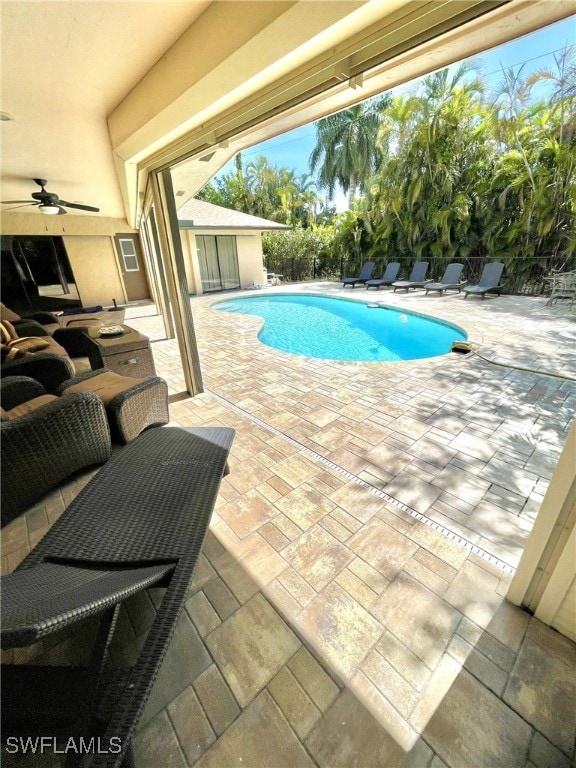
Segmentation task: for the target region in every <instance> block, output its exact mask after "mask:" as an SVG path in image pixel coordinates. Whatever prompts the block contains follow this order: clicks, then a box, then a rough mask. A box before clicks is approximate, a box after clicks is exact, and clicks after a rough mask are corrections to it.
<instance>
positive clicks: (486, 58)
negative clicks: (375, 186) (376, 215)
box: [218, 17, 576, 210]
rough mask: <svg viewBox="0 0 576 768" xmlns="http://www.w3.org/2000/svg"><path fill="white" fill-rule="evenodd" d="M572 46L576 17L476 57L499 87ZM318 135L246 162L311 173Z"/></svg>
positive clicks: (248, 155) (287, 137)
mask: <svg viewBox="0 0 576 768" xmlns="http://www.w3.org/2000/svg"><path fill="white" fill-rule="evenodd" d="M570 45H576V17H571V18H570V19H566V20H565V21H561V22H558V23H557V24H552V25H551V26H549V27H545V28H544V29H541V30H539V31H538V32H534V33H532V34H531V35H526V36H525V37H521V38H518V39H517V40H513V41H512V42H510V43H506V44H505V45H500V46H498V47H497V48H493V49H492V50H490V51H487V52H486V53H483V54H481V55H480V56H476V57H475V58H476V60H478V59H480V60H481V62H482V65H483V75H484V80H485V81H486V82H487V83H488V85H489V86H490V87H494V88H496V87H497V86H498V83H499V82H500V80H501V78H502V70H503V69H508V68H509V67H514V68H519V67H520V66H522V65H524V69H523V70H522V73H523V75H525V76H527V75H529V74H530V73H532V72H535V71H536V70H539V69H545V68H551V67H552V66H553V64H554V58H553V57H554V53H556V54H558V53H559V52H560V51H561V50H562V49H563V48H565V47H566V46H570ZM405 87H406V86H403V88H405ZM315 135H316V133H315V128H314V124H313V123H310V124H309V125H305V126H302V127H301V128H296V129H295V130H293V131H289V132H287V133H284V134H282V135H281V136H277V137H276V138H274V139H269V140H268V141H265V142H262V143H261V144H256V145H254V146H253V147H250V148H249V149H246V150H244V151H243V152H242V157H243V159H244V164H246V163H248V162H250V161H251V160H255V159H256V158H257V157H258V156H259V155H264V156H265V157H266V158H267V159H268V161H269V162H270V164H271V165H275V166H277V167H285V168H290V169H294V170H295V171H296V172H297V173H309V164H308V159H309V157H310V153H311V152H312V149H313V147H314V144H315ZM232 168H233V161H231V162H230V163H228V164H227V165H225V166H224V168H222V170H221V171H220V173H219V174H218V175H219V176H220V175H222V174H224V173H228V172H230V171H231V170H232ZM335 203H336V205H337V208H338V210H343V209H344V208H345V207H346V206H345V204H344V196H343V195H341V194H339V195H337V199H336V200H335Z"/></svg>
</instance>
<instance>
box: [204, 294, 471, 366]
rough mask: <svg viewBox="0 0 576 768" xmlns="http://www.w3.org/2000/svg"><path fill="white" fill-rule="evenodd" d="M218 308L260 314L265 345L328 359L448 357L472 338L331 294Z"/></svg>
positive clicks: (256, 299) (257, 299) (233, 302)
mask: <svg viewBox="0 0 576 768" xmlns="http://www.w3.org/2000/svg"><path fill="white" fill-rule="evenodd" d="M212 306H213V308H214V309H218V310H220V311H222V312H236V313H240V314H248V315H258V316H259V317H262V318H263V319H264V325H263V327H262V329H261V330H260V333H259V334H258V338H259V340H260V341H261V342H262V343H264V344H267V345H268V346H270V347H274V348H275V349H280V350H282V351H283V352H291V353H293V354H296V355H305V356H307V357H317V358H320V359H323V360H350V361H351V360H356V361H384V360H388V361H392V360H416V359H419V358H423V357H435V356H437V355H444V354H446V353H447V352H449V351H450V349H451V346H452V342H454V341H462V340H464V339H466V334H465V333H464V331H462V329H460V328H458V327H457V326H455V325H451V324H450V323H445V322H443V321H440V320H435V319H434V318H431V317H425V316H423V315H418V314H415V313H414V312H407V311H406V310H397V309H392V308H389V307H384V308H383V307H380V306H379V307H378V308H371V307H369V306H368V305H367V304H365V303H364V302H360V301H354V300H349V299H339V298H333V297H328V296H316V295H302V294H282V295H274V296H248V297H242V298H236V299H227V300H224V301H219V302H217V303H215V304H213V305H212Z"/></svg>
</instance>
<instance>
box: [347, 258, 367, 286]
mask: <svg viewBox="0 0 576 768" xmlns="http://www.w3.org/2000/svg"><path fill="white" fill-rule="evenodd" d="M373 271H374V262H373V261H366V262H365V263H364V264H363V265H362V269H361V270H360V274H359V275H358V277H343V278H342V287H343V288H346V286H347V285H351V286H352V288H355V287H356V283H360V285H363V284H364V283H365V282H366V280H369V279H370V278H371V277H372V272H373Z"/></svg>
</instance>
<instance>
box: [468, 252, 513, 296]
mask: <svg viewBox="0 0 576 768" xmlns="http://www.w3.org/2000/svg"><path fill="white" fill-rule="evenodd" d="M503 271H504V264H502V263H501V262H500V261H493V262H491V263H490V264H485V265H484V269H483V270H482V274H481V275H480V280H479V281H478V285H467V286H466V287H465V288H464V298H465V299H467V298H468V296H469V294H471V293H473V294H475V295H476V296H482V298H483V299H484V298H485V296H486V294H487V293H493V292H496V293H497V294H498V296H500V291H501V290H502V286H501V285H500V278H501V277H502V272H503Z"/></svg>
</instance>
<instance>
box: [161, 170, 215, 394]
mask: <svg viewBox="0 0 576 768" xmlns="http://www.w3.org/2000/svg"><path fill="white" fill-rule="evenodd" d="M150 184H151V188H152V199H153V204H154V209H155V211H156V229H157V233H158V241H159V244H160V250H161V253H162V263H163V266H164V270H165V274H166V287H167V289H168V295H169V297H170V303H171V306H172V316H173V318H174V329H175V331H176V338H177V340H178V347H179V349H180V358H181V360H182V369H183V371H184V381H185V382H186V389H187V391H188V392H189V393H190V394H191V395H198V394H200V393H201V392H203V391H204V387H203V384H202V372H201V370H200V359H199V357H198V345H197V343H196V333H195V331H194V321H193V319H192V310H191V308H190V299H189V297H188V282H187V278H186V270H185V267H184V256H183V253H182V245H181V242H180V233H179V230H178V219H177V216H176V206H175V204H174V190H173V187H172V177H171V175H170V170H169V169H165V170H163V171H157V172H153V173H151V174H150Z"/></svg>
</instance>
